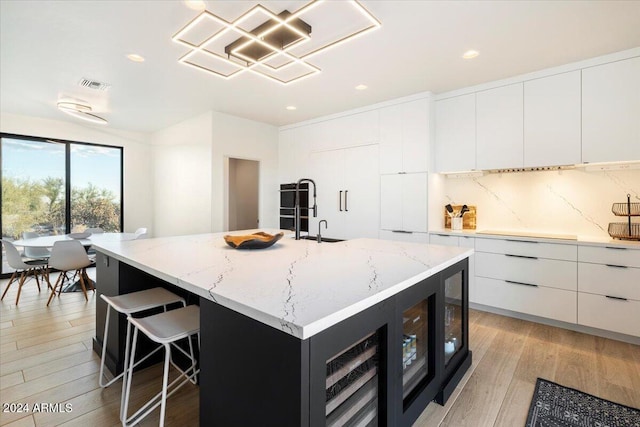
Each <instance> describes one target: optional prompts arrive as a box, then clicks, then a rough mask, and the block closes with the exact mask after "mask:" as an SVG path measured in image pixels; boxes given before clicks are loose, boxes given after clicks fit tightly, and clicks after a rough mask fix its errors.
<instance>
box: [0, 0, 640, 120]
mask: <svg viewBox="0 0 640 427" xmlns="http://www.w3.org/2000/svg"><path fill="white" fill-rule="evenodd" d="M334 1H335V0H334ZM304 3H305V2H300V1H264V2H262V4H263V5H264V6H266V7H267V8H269V9H271V10H272V11H273V12H275V13H279V12H280V11H281V10H283V9H288V10H290V11H293V10H296V9H298V8H299V7H300V6H301V5H302V4H304ZM206 4H207V9H208V10H210V11H212V12H214V13H216V14H217V15H219V16H221V17H223V18H225V19H228V20H233V19H235V18H236V17H238V16H239V15H241V14H242V13H243V12H245V11H246V10H248V9H249V8H250V7H251V6H252V5H254V4H255V2H249V1H213V0H210V1H207V2H206ZM362 4H363V5H364V6H365V7H366V8H367V9H368V10H369V11H371V12H372V13H373V14H374V15H375V16H376V17H377V18H378V19H379V20H380V21H381V22H382V27H381V28H380V29H378V30H376V31H374V32H372V33H369V34H368V35H365V36H363V37H360V38H357V39H355V40H354V41H351V42H349V43H346V44H344V45H341V46H338V47H336V48H334V49H331V50H329V51H327V52H324V53H322V54H319V55H317V56H315V57H314V58H313V59H311V60H310V62H312V63H313V64H314V65H316V66H318V67H320V68H321V69H322V70H323V71H322V73H320V74H319V75H316V76H313V77H310V78H307V79H304V80H302V81H300V82H296V83H292V84H290V85H287V86H283V85H280V84H278V83H274V82H271V81H268V80H266V79H264V78H261V77H258V76H254V75H251V74H249V73H244V74H243V75H241V76H238V77H236V78H233V79H231V80H223V79H219V78H216V77H214V76H212V75H209V74H206V73H203V72H201V71H198V70H196V69H193V68H191V67H188V66H186V65H183V64H179V63H178V62H177V59H178V58H179V57H181V56H182V55H183V54H184V53H186V50H185V48H184V47H183V46H180V45H178V44H176V43H174V42H172V41H171V36H172V35H173V34H174V33H175V32H176V31H178V30H179V29H180V28H182V26H183V25H185V24H186V23H187V22H188V21H189V20H191V19H192V18H193V17H195V16H196V15H197V14H198V12H197V11H194V10H191V9H189V8H187V7H186V6H185V4H184V3H183V2H182V1H95V0H91V1H51V0H49V1H6V0H2V1H0V19H1V22H0V42H1V49H0V100H1V103H0V108H1V110H2V112H6V113H15V114H24V115H30V116H37V117H45V118H52V119H59V120H69V121H74V120H76V119H73V118H72V117H69V116H66V115H65V114H63V113H61V112H60V111H58V110H57V109H56V106H55V105H56V101H57V100H58V99H59V98H62V97H74V98H78V99H83V100H85V101H88V102H90V103H91V104H92V105H93V106H94V110H95V111H96V112H97V113H98V114H100V115H102V116H103V117H105V118H107V119H108V120H109V122H110V124H109V126H111V127H113V128H117V129H125V130H132V131H143V132H151V131H155V130H159V129H162V128H165V127H167V126H170V125H172V124H175V123H177V122H180V121H182V120H185V119H187V118H190V117H193V116H196V115H198V114H200V113H203V112H205V111H209V110H215V111H220V112H224V113H228V114H233V115H236V116H240V117H246V118H249V119H252V120H257V121H261V122H266V123H271V124H274V125H285V124H290V123H295V122H299V121H303V120H307V119H311V118H314V117H319V116H323V115H327V114H332V113H337V112H340V111H345V110H349V109H352V108H357V107H360V106H364V105H368V104H373V103H376V102H380V101H384V100H388V99H393V98H397V97H401V96H405V95H409V94H413V93H417V92H422V91H432V92H434V93H440V92H445V91H449V90H453V89H458V88H462V87H466V86H470V85H475V84H479V83H483V82H487V81H491V80H497V79H501V78H505V77H509V76H514V75H518V74H522V73H527V72H532V71H535V70H540V69H543V68H548V67H552V66H557V65H562V64H566V63H570V62H574V61H578V60H582V59H587V58H591V57H595V56H599V55H603V54H607V53H612V52H616V51H620V50H625V49H630V48H634V47H637V46H640V25H639V24H638V23H639V22H640V1H380V0H378V1H373V0H369V1H362ZM326 20H327V21H328V22H332V21H331V20H332V18H331V16H327V17H326ZM334 21H335V19H334ZM309 24H310V25H311V26H312V27H313V26H314V22H309ZM315 25H320V23H315ZM312 36H313V34H312ZM468 49H475V50H478V51H480V52H481V54H480V56H479V57H478V58H476V59H474V60H470V61H469V60H463V59H461V55H462V53H463V52H464V51H466V50H468ZM129 53H138V54H140V55H143V56H144V57H145V58H146V61H145V62H144V63H134V62H131V61H129V60H128V59H127V58H126V57H125V55H126V54H129ZM83 77H86V78H90V79H95V80H99V81H103V82H107V83H110V84H111V85H112V86H111V88H110V89H109V90H108V91H106V92H104V93H101V92H97V91H94V90H90V89H86V88H81V87H79V86H78V85H77V83H78V81H79V80H80V79H81V78H83ZM361 83H364V84H366V85H368V86H369V89H368V90H365V91H356V90H354V86H356V85H358V84H361ZM287 105H295V106H297V108H298V109H297V110H296V111H293V112H292V111H287V110H286V109H285V107H286V106H287Z"/></svg>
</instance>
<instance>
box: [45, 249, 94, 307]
mask: <svg viewBox="0 0 640 427" xmlns="http://www.w3.org/2000/svg"><path fill="white" fill-rule="evenodd" d="M90 265H91V260H90V259H89V256H88V255H87V252H86V251H85V250H84V246H82V243H80V242H79V241H78V240H61V241H58V242H55V243H54V244H53V249H51V257H50V258H49V267H50V268H55V269H56V270H60V275H59V276H58V279H57V280H56V284H55V285H54V286H53V287H52V289H51V295H50V296H49V300H48V301H47V306H48V305H49V304H50V303H51V300H52V299H53V297H54V295H55V294H56V289H58V286H59V287H60V290H59V291H58V296H60V293H61V292H62V285H63V282H64V277H65V275H66V273H67V272H70V271H75V272H76V273H77V276H78V280H79V281H80V286H81V287H82V292H83V293H84V298H85V300H87V301H89V297H88V296H87V287H86V285H85V279H86V280H88V277H87V272H86V268H87V267H89V266H90ZM94 291H95V289H94Z"/></svg>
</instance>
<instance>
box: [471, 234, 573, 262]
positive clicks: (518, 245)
mask: <svg viewBox="0 0 640 427" xmlns="http://www.w3.org/2000/svg"><path fill="white" fill-rule="evenodd" d="M476 250H477V251H479V252H492V253H496V254H511V255H523V256H530V257H538V258H549V259H561V260H566V261H576V260H577V258H578V255H577V250H576V245H562V244H558V243H544V242H536V241H528V240H506V239H480V238H478V239H476Z"/></svg>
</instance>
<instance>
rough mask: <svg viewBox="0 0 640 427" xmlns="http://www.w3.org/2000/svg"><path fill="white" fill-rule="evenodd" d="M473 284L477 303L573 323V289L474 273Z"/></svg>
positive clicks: (574, 314) (574, 319)
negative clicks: (511, 280)
mask: <svg viewBox="0 0 640 427" xmlns="http://www.w3.org/2000/svg"><path fill="white" fill-rule="evenodd" d="M478 265H479V264H478ZM476 286H477V295H476V301H475V302H477V303H479V304H484V305H489V306H492V307H498V308H502V309H505V310H511V311H518V312H520V313H526V314H531V315H534V316H540V317H546V318H549V319H554V320H560V321H563V322H569V323H576V316H577V306H576V293H575V291H567V290H564V289H555V288H548V287H546V286H528V285H522V284H518V283H513V282H507V281H505V280H498V279H489V278H486V277H479V276H476Z"/></svg>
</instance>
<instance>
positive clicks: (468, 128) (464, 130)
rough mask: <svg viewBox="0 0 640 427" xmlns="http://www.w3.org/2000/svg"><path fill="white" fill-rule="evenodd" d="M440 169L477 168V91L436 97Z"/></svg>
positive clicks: (437, 159)
mask: <svg viewBox="0 0 640 427" xmlns="http://www.w3.org/2000/svg"><path fill="white" fill-rule="evenodd" d="M435 109H436V119H435V120H436V141H435V162H436V172H455V171H466V170H473V169H476V95H475V94H474V93H472V94H469V95H462V96H456V97H454V98H448V99H442V100H440V101H436V103H435Z"/></svg>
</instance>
